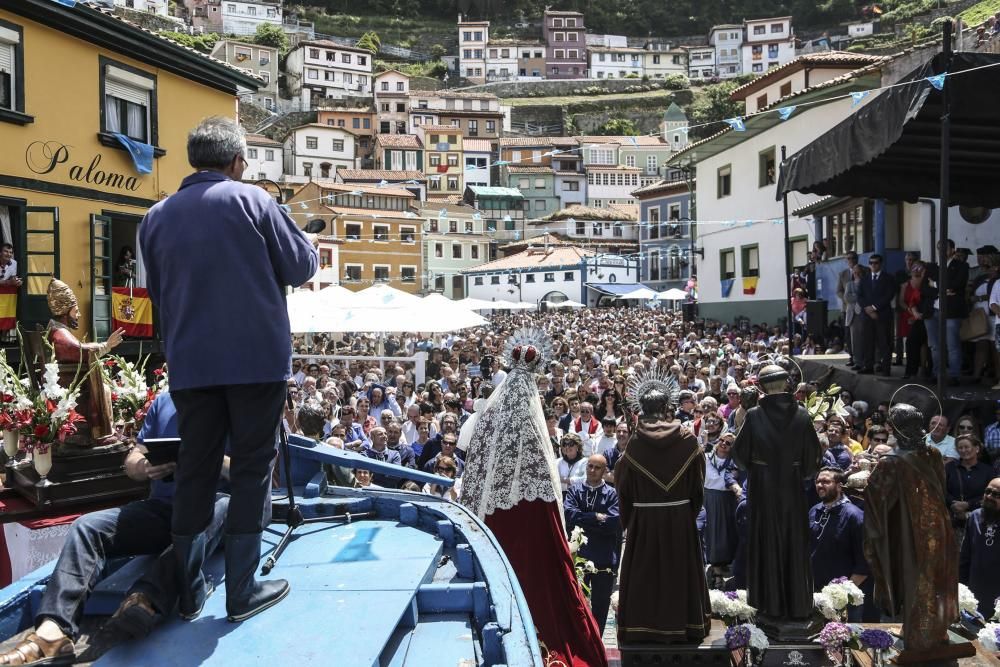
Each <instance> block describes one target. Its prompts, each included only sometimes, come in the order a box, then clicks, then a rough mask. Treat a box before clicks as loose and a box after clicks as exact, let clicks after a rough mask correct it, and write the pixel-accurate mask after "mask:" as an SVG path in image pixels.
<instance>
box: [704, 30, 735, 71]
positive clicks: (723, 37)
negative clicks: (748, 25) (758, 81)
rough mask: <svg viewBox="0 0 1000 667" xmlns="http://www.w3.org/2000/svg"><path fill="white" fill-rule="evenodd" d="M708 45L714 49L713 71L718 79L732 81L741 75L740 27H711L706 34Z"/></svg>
mask: <svg viewBox="0 0 1000 667" xmlns="http://www.w3.org/2000/svg"><path fill="white" fill-rule="evenodd" d="M708 43H709V44H711V45H712V46H713V47H714V48H715V69H716V71H717V72H718V76H719V78H720V79H732V78H733V77H737V76H739V75H740V74H742V71H743V70H742V68H743V56H742V46H743V26H742V25H736V24H727V25H717V26H713V27H712V29H711V30H710V31H709V33H708Z"/></svg>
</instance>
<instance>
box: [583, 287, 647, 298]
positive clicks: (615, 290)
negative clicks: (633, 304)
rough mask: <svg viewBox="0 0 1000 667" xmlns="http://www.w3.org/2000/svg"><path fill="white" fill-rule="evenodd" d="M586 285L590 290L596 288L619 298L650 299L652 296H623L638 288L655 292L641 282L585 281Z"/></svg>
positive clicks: (602, 292)
mask: <svg viewBox="0 0 1000 667" xmlns="http://www.w3.org/2000/svg"><path fill="white" fill-rule="evenodd" d="M587 287H589V288H590V289H592V290H596V291H598V292H600V293H601V294H605V295H607V296H614V297H618V298H619V299H651V298H653V297H652V296H648V297H638V296H633V297H629V296H625V295H626V294H628V293H630V292H635V291H637V290H640V289H645V290H649V292H650V294H651V295H652V294H655V293H656V291H655V290H651V289H649V288H648V287H646V286H645V285H643V284H642V283H587Z"/></svg>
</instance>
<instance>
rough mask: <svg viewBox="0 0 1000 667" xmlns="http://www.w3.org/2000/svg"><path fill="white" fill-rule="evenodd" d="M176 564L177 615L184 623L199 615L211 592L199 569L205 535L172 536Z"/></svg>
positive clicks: (203, 560) (203, 552)
mask: <svg viewBox="0 0 1000 667" xmlns="http://www.w3.org/2000/svg"><path fill="white" fill-rule="evenodd" d="M173 538H174V558H175V559H176V562H177V597H178V599H177V613H178V614H180V617H181V618H183V619H184V620H185V621H193V620H194V619H196V618H198V615H199V614H201V610H202V608H203V607H204V606H205V600H207V599H208V594H209V593H210V592H211V590H210V588H209V586H208V583H207V582H206V581H205V575H204V574H202V571H201V567H202V565H204V563H205V533H198V534H197V535H174V536H173Z"/></svg>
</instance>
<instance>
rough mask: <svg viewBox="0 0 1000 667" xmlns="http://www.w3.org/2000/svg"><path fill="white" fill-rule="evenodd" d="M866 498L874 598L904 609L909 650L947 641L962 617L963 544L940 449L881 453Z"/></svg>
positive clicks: (893, 610) (888, 608)
mask: <svg viewBox="0 0 1000 667" xmlns="http://www.w3.org/2000/svg"><path fill="white" fill-rule="evenodd" d="M865 497H866V501H865V557H866V558H867V559H868V563H869V564H870V566H871V570H872V574H873V575H874V577H875V601H876V602H877V603H878V605H879V607H880V608H881V609H882V610H884V611H885V612H886V613H887V614H890V615H892V616H897V615H899V613H900V612H901V611H902V619H903V642H904V645H905V646H906V649H907V651H910V650H915V651H920V650H925V649H929V648H932V647H935V646H940V645H941V644H946V643H947V642H948V625H949V624H950V623H951V622H952V621H953V620H954V619H956V618H958V599H957V598H958V567H957V566H956V565H955V554H956V553H958V547H957V546H956V543H955V533H954V532H953V531H952V527H951V518H950V516H949V514H948V507H947V505H946V503H945V481H944V466H943V464H942V462H941V454H940V452H938V451H937V450H936V449H933V448H931V447H920V448H918V449H916V450H904V449H897V450H896V452H894V453H893V454H890V455H888V456H884V457H882V459H881V460H879V463H878V466H876V468H875V470H874V471H873V472H872V474H871V477H869V478H868V487H867V489H866V490H865ZM997 576H1000V574H998V575H997Z"/></svg>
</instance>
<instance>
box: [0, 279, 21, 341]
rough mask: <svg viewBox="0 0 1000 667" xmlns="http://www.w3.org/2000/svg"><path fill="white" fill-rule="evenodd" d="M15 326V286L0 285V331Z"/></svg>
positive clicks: (8, 329)
mask: <svg viewBox="0 0 1000 667" xmlns="http://www.w3.org/2000/svg"><path fill="white" fill-rule="evenodd" d="M15 326H17V285H0V331H10V330H11V329H13V328H14V327H15Z"/></svg>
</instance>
